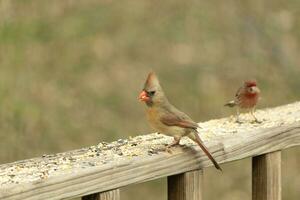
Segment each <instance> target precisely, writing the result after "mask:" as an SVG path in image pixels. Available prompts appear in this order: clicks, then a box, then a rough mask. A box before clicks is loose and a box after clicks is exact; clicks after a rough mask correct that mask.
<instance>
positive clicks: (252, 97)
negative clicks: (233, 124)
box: [225, 80, 261, 123]
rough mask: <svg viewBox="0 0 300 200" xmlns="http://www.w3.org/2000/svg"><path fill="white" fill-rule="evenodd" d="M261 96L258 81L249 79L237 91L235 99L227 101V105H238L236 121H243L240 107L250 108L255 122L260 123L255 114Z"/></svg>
mask: <svg viewBox="0 0 300 200" xmlns="http://www.w3.org/2000/svg"><path fill="white" fill-rule="evenodd" d="M259 96H260V90H259V88H258V87H257V82H256V81H255V80H247V81H245V82H244V85H243V86H242V87H240V88H239V89H238V91H237V92H236V94H235V98H234V100H232V101H230V102H228V103H226V104H225V106H229V107H235V106H236V107H237V112H236V121H237V122H238V123H241V121H240V119H239V115H240V108H241V109H250V114H251V115H252V116H253V118H254V120H255V122H258V123H260V122H261V121H259V120H258V119H257V118H256V116H255V115H254V112H255V107H256V104H257V102H258V100H259V98H260V97H259Z"/></svg>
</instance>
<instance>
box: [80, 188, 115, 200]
mask: <svg viewBox="0 0 300 200" xmlns="http://www.w3.org/2000/svg"><path fill="white" fill-rule="evenodd" d="M82 200H120V190H119V189H117V190H111V191H107V192H102V193H96V194H91V195H87V196H84V197H82Z"/></svg>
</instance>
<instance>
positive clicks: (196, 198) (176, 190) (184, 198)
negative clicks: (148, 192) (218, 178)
mask: <svg viewBox="0 0 300 200" xmlns="http://www.w3.org/2000/svg"><path fill="white" fill-rule="evenodd" d="M202 184H203V171H202V170H195V171H190V172H185V173H182V174H178V175H173V176H169V177H168V200H202V193H203V188H202Z"/></svg>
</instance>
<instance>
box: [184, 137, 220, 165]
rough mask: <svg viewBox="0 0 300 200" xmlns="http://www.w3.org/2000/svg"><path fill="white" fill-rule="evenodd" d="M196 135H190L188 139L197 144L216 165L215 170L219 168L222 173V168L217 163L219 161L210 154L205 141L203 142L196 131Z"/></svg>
mask: <svg viewBox="0 0 300 200" xmlns="http://www.w3.org/2000/svg"><path fill="white" fill-rule="evenodd" d="M193 133H194V135H192V134H189V135H188V137H189V138H190V139H192V140H193V141H194V142H196V143H197V144H198V145H199V147H200V148H201V149H202V151H203V152H204V153H205V154H206V155H207V157H208V158H209V159H210V160H211V162H212V163H213V164H214V166H215V168H217V169H218V170H220V171H222V168H221V167H220V165H219V164H218V163H217V161H216V160H215V159H214V157H213V156H212V155H211V153H210V152H209V150H208V149H207V147H206V146H205V145H204V144H203V141H202V140H201V138H200V137H199V135H198V132H197V131H195V132H193Z"/></svg>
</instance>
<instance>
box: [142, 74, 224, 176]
mask: <svg viewBox="0 0 300 200" xmlns="http://www.w3.org/2000/svg"><path fill="white" fill-rule="evenodd" d="M139 99H140V101H144V102H145V103H146V105H147V110H146V111H147V112H146V113H147V118H148V121H149V123H150V125H151V126H152V127H153V128H154V129H156V130H157V131H158V132H160V133H163V134H165V135H168V136H172V137H173V138H174V141H173V142H172V143H171V144H169V145H168V146H167V149H168V148H170V147H172V146H174V145H177V144H179V142H180V139H181V138H182V137H183V136H187V137H189V138H190V139H192V140H193V141H195V142H196V143H197V144H198V145H199V146H200V148H201V149H202V150H203V151H204V153H205V154H206V155H207V156H208V158H209V159H210V160H211V161H212V163H213V164H214V166H215V167H216V168H217V169H219V170H221V171H222V169H221V167H220V166H219V164H218V163H217V162H216V161H215V159H214V158H213V157H212V155H211V154H210V152H209V151H208V149H207V148H206V146H205V145H204V144H203V142H202V140H201V139H200V137H199V135H198V131H197V128H198V127H199V126H198V124H197V123H196V122H194V121H193V120H192V119H191V118H190V117H189V116H188V115H186V114H185V113H183V112H181V111H179V110H178V109H177V108H175V107H174V106H173V105H172V104H170V103H169V101H168V99H167V97H166V96H165V94H164V92H163V90H162V88H161V86H160V84H159V81H158V79H157V77H156V75H155V74H154V73H153V72H151V73H149V75H148V77H147V80H146V82H145V85H144V88H143V90H142V92H141V93H140V95H139Z"/></svg>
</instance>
